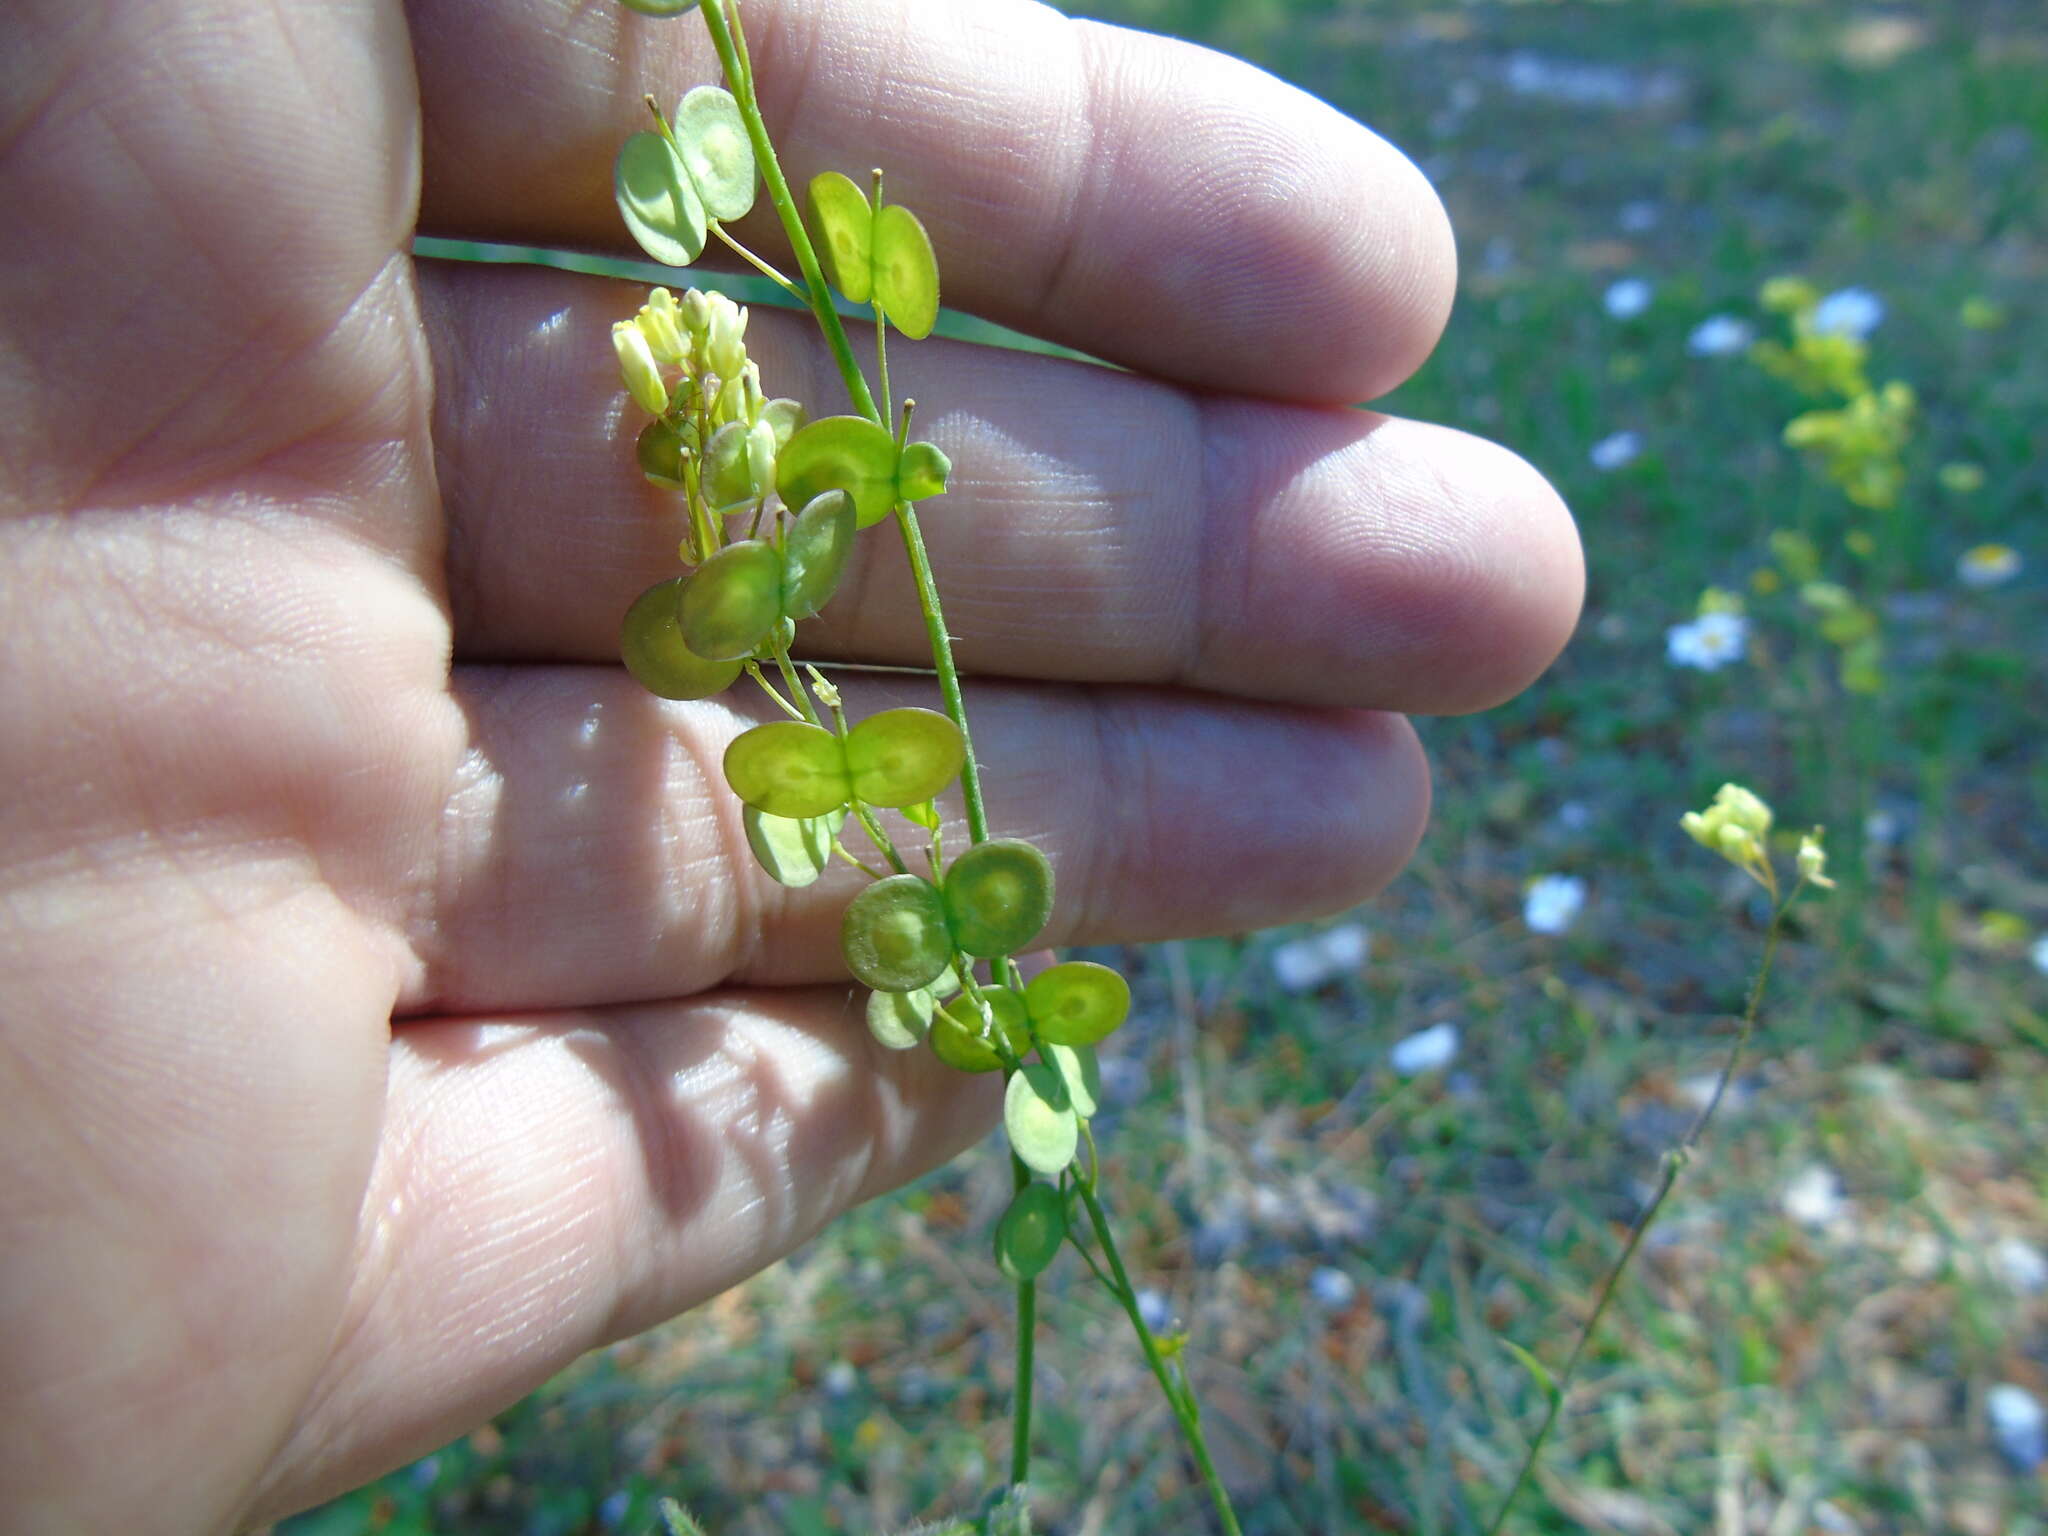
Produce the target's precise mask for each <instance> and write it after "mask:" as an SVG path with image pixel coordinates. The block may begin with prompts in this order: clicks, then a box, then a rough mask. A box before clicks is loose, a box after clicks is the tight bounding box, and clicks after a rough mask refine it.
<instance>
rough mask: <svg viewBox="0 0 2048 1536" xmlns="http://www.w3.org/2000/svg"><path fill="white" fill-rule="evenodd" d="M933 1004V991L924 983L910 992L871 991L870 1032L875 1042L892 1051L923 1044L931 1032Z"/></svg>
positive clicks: (869, 995)
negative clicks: (924, 985)
mask: <svg viewBox="0 0 2048 1536" xmlns="http://www.w3.org/2000/svg"><path fill="white" fill-rule="evenodd" d="M934 1006H935V1005H934V1003H933V1001H932V995H931V992H930V991H929V990H927V989H926V988H924V987H919V988H917V989H916V990H915V991H911V992H870V993H869V994H868V1033H869V1034H871V1035H873V1036H874V1037H875V1042H876V1044H878V1045H881V1046H885V1047H887V1048H888V1049H889V1050H892V1051H907V1050H909V1049H910V1048H911V1047H912V1046H914V1045H922V1044H923V1043H924V1038H925V1036H926V1035H928V1034H930V1033H931V1027H932V1009H933V1007H934Z"/></svg>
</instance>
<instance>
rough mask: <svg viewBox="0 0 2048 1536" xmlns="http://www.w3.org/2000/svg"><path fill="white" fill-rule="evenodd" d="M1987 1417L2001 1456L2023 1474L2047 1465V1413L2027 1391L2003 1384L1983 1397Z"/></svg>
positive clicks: (2007, 1382)
mask: <svg viewBox="0 0 2048 1536" xmlns="http://www.w3.org/2000/svg"><path fill="white" fill-rule="evenodd" d="M1984 1416H1985V1417H1986V1418H1987V1419H1989V1420H1990V1421H1991V1438H1992V1439H1993V1440H1994V1441H1995V1442H1997V1445H1998V1449H1999V1452H2000V1453H2001V1454H2002V1455H2003V1456H2004V1457H2005V1459H2006V1460H2007V1461H2009V1462H2011V1463H2012V1464H2013V1465H2014V1466H2015V1467H2017V1468H2018V1469H2019V1470H2020V1471H2022V1472H2031V1471H2033V1470H2034V1468H2036V1467H2038V1466H2040V1465H2041V1463H2042V1462H2044V1461H2048V1412H2044V1411H2043V1410H2042V1408H2041V1403H2040V1400H2039V1399H2038V1398H2036V1397H2035V1396H2034V1394H2033V1393H2031V1392H2029V1391H2028V1390H2027V1389H2026V1388H2025V1387H2021V1386H2015V1385H2014V1384H2013V1383H2011V1382H2009V1381H2001V1382H2000V1383H1999V1384H1998V1385H1997V1386H1995V1387H1993V1388H1992V1389H1991V1390H1990V1391H1989V1392H1986V1393H1985V1394H1984Z"/></svg>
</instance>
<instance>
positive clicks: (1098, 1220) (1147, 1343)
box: [1075, 1184, 1242, 1536]
mask: <svg viewBox="0 0 2048 1536" xmlns="http://www.w3.org/2000/svg"><path fill="white" fill-rule="evenodd" d="M1075 1187H1076V1188H1077V1189H1078V1190H1079V1191H1080V1192H1081V1203H1082V1204H1083V1205H1085V1206H1087V1207H1088V1223H1089V1225H1090V1226H1092V1227H1093V1228H1094V1229H1095V1241H1096V1243H1097V1245H1098V1246H1100V1248H1101V1249H1102V1256H1103V1257H1104V1258H1105V1259H1107V1260H1109V1268H1110V1273H1111V1274H1113V1275H1115V1276H1116V1286H1115V1288H1114V1294H1115V1296H1116V1299H1117V1302H1118V1304H1119V1305H1120V1306H1122V1308H1123V1309H1124V1315H1125V1316H1126V1317H1128V1318H1130V1320H1131V1328H1132V1329H1133V1330H1134V1331H1135V1332H1136V1333H1137V1335H1138V1345H1139V1347H1140V1348H1141V1349H1143V1350H1144V1351H1145V1363H1146V1364H1147V1365H1149V1366H1150V1367H1151V1368H1152V1375H1153V1377H1154V1378H1155V1379H1156V1380H1157V1381H1158V1383H1159V1390H1160V1391H1162V1392H1164V1393H1165V1394H1166V1401H1167V1404H1168V1406H1169V1407H1171V1408H1172V1409H1173V1416H1174V1417H1175V1418H1176V1419H1178V1420H1180V1428H1181V1433H1182V1435H1184V1436H1185V1437H1186V1439H1187V1442H1188V1450H1189V1452H1190V1453H1191V1454H1192V1455H1193V1456H1194V1458H1195V1468H1196V1470H1197V1471H1199V1472H1200V1473H1201V1475H1202V1483H1203V1485H1204V1486H1205V1487H1206V1488H1207V1489H1208V1491H1209V1502H1210V1503H1211V1504H1213V1505H1214V1506H1215V1508H1216V1518H1217V1519H1218V1520H1220V1521H1222V1522H1223V1529H1224V1531H1225V1533H1226V1536H1242V1533H1241V1532H1240V1530H1239V1528H1238V1524H1237V1512H1236V1511H1235V1510H1233V1509H1232V1508H1231V1507H1230V1495H1229V1494H1228V1493H1226V1492H1225V1491H1224V1488H1223V1479H1221V1478H1220V1477H1218V1476H1217V1475H1216V1465H1215V1463H1214V1462H1212V1461H1211V1460H1210V1459H1209V1443H1208V1441H1207V1440H1206V1439H1204V1438H1203V1435H1202V1423H1201V1417H1200V1414H1199V1412H1198V1410H1197V1409H1196V1407H1195V1398H1194V1392H1193V1390H1192V1389H1191V1388H1190V1387H1189V1386H1188V1384H1187V1382H1186V1380H1185V1379H1182V1380H1178V1381H1176V1380H1175V1379H1174V1374H1173V1373H1172V1372H1171V1371H1169V1370H1168V1369H1167V1367H1166V1361H1165V1359H1164V1358H1163V1357H1162V1356H1161V1355H1160V1353H1159V1343H1158V1341H1157V1340H1156V1339H1154V1338H1153V1337H1152V1330H1151V1329H1150V1328H1147V1327H1146V1326H1145V1319H1144V1318H1143V1317H1142V1316H1141V1315H1140V1314H1139V1312H1138V1293H1137V1292H1136V1291H1134V1290H1132V1289H1131V1277H1130V1275H1129V1274H1127V1273H1126V1272H1125V1270H1124V1261H1123V1255H1122V1254H1120V1253H1118V1252H1117V1247H1116V1239H1115V1238H1114V1237H1112V1236H1111V1235H1110V1231H1109V1217H1108V1216H1106V1215H1105V1214H1104V1213H1103V1209H1102V1203H1101V1201H1099V1200H1097V1199H1096V1198H1095V1191H1094V1190H1093V1189H1090V1188H1089V1187H1088V1186H1087V1185H1086V1184H1076V1186H1075Z"/></svg>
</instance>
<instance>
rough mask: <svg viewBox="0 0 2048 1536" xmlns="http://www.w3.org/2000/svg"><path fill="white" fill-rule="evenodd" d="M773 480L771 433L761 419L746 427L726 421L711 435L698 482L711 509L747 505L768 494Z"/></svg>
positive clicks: (773, 439)
mask: <svg viewBox="0 0 2048 1536" xmlns="http://www.w3.org/2000/svg"><path fill="white" fill-rule="evenodd" d="M774 483H775V432H774V429H773V428H772V427H770V426H768V425H767V424H766V423H765V422H764V423H762V424H761V425H759V426H749V425H748V424H747V423H746V422H744V421H731V422H727V423H726V424H725V425H724V426H722V427H720V428H719V429H718V430H717V431H716V432H714V433H712V434H711V442H710V443H709V445H707V446H706V448H705V449H704V473H703V475H702V477H701V484H702V485H703V487H704V500H705V502H706V504H707V505H709V506H710V508H711V509H712V510H713V511H714V512H730V511H732V510H734V509H735V508H739V507H747V506H751V505H753V504H754V503H755V502H757V501H759V500H760V499H761V498H762V497H763V496H765V495H767V494H768V488H769V487H770V486H772V485H773V484H774Z"/></svg>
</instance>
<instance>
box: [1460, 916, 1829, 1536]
mask: <svg viewBox="0 0 2048 1536" xmlns="http://www.w3.org/2000/svg"><path fill="white" fill-rule="evenodd" d="M1765 883H1766V885H1767V887H1769V888H1770V889H1771V891H1772V894H1773V895H1774V896H1775V895H1776V882H1775V880H1770V881H1766V882H1765ZM1805 888H1806V881H1805V879H1804V878H1803V877H1802V878H1801V879H1800V881H1799V882H1798V883H1797V884H1796V885H1794V886H1793V887H1792V892H1791V894H1790V895H1789V896H1787V897H1786V898H1785V899H1784V900H1783V901H1781V902H1779V903H1778V904H1777V905H1776V906H1775V907H1773V908H1772V910H1771V923H1770V927H1769V928H1768V929H1767V930H1766V931H1765V934H1764V953H1763V959H1762V960H1761V961H1760V962H1759V963H1758V965H1757V971H1756V977H1755V979H1754V980H1753V981H1752V982H1751V983H1750V988H1749V1002H1748V1006H1747V1007H1745V1008H1744V1009H1743V1013H1742V1028H1741V1029H1740V1030H1738V1031H1737V1032H1736V1036H1735V1044H1734V1045H1733V1046H1732V1047H1731V1048H1730V1049H1729V1052H1728V1060H1727V1061H1726V1062H1724V1063H1723V1064H1722V1067H1721V1074H1720V1076H1719V1077H1718V1078H1716V1079H1715V1081H1714V1091H1713V1093H1712V1094H1711V1095H1709V1097H1708V1099H1707V1103H1706V1107H1705V1108H1703V1109H1702V1110H1701V1111H1700V1113H1699V1116H1698V1118H1697V1119H1695V1120H1694V1121H1693V1123H1692V1128H1691V1129H1690V1130H1688V1131H1687V1132H1686V1133H1685V1138H1684V1140H1682V1141H1680V1142H1679V1144H1678V1145H1677V1146H1676V1147H1674V1148H1673V1149H1672V1150H1671V1151H1670V1152H1669V1153H1667V1154H1666V1155H1665V1158H1664V1177H1663V1179H1662V1180H1661V1181H1660V1182H1659V1183H1658V1185H1657V1192H1656V1193H1655V1194H1654V1195H1652V1196H1651V1197H1650V1202H1649V1204H1647V1205H1645V1206H1644V1207H1643V1210H1642V1214H1641V1215H1639V1216H1637V1217H1636V1221H1635V1225H1634V1226H1633V1227H1631V1228H1630V1229H1629V1234H1628V1241H1627V1242H1626V1243H1624V1244H1623V1245H1622V1249H1621V1254H1620V1256H1619V1257H1618V1258H1616V1259H1615V1261H1614V1263H1613V1265H1612V1266H1611V1267H1610V1268H1609V1269H1608V1271H1607V1275H1606V1278H1605V1279H1603V1280H1602V1281H1601V1283H1600V1293H1599V1295H1598V1296H1596V1297H1595V1298H1594V1299H1593V1310H1592V1312H1591V1313H1589V1314H1588V1315H1587V1318H1586V1325H1585V1327H1583V1328H1581V1329H1580V1330H1579V1337H1578V1341H1577V1342H1576V1343H1574V1344H1573V1345H1572V1352H1571V1355H1570V1356H1569V1357H1568V1358H1567V1359H1566V1361H1565V1363H1564V1370H1563V1371H1562V1372H1561V1373H1560V1374H1559V1375H1558V1378H1557V1380H1556V1382H1555V1383H1554V1384H1553V1385H1552V1386H1551V1388H1550V1393H1549V1396H1550V1406H1549V1408H1548V1410H1547V1411H1546V1412H1545V1413H1544V1415H1543V1423H1542V1425H1541V1426H1540V1427H1539V1428H1538V1429H1537V1431H1536V1438H1535V1439H1533V1440H1531V1441H1530V1442H1529V1450H1528V1452H1527V1454H1526V1455H1524V1456H1523V1457H1522V1465H1521V1469H1520V1470H1519V1471H1518V1472H1516V1474H1515V1482H1514V1486H1513V1487H1512V1488H1510V1489H1508V1496H1507V1497H1506V1498H1505V1499H1503V1500H1502V1501H1501V1506H1500V1510H1499V1512H1498V1513H1496V1514H1495V1515H1494V1517H1493V1523H1492V1524H1491V1525H1489V1526H1487V1528H1486V1536H1499V1533H1500V1530H1501V1528H1502V1526H1503V1525H1504V1524H1505V1523H1506V1521H1507V1518H1508V1512H1509V1511H1510V1510H1511V1509H1513V1508H1514V1507H1515V1500H1516V1499H1517V1498H1518V1497H1520V1495H1521V1492H1522V1489H1523V1488H1524V1487H1525V1486H1526V1485H1527V1484H1528V1482H1529V1479H1530V1478H1531V1477H1532V1476H1533V1475H1534V1474H1535V1471H1536V1460H1537V1458H1538V1457H1539V1456H1541V1455H1542V1454H1543V1447H1544V1444H1545V1442H1547V1441H1548V1440H1549V1439H1550V1432H1551V1430H1552V1429H1553V1428H1555V1427H1556V1425H1557V1419H1558V1414H1559V1413H1560V1412H1561V1411H1562V1409H1563V1407H1564V1400H1565V1395H1566V1393H1567V1392H1568V1391H1569V1390H1570V1389H1571V1384H1572V1378H1573V1376H1574V1375H1576V1374H1577V1372H1578V1369H1579V1361H1580V1360H1582V1359H1583V1358H1584V1357H1585V1353H1586V1346H1587V1345H1588V1344H1589V1343H1591V1342H1592V1339H1593V1334H1594V1331H1595V1330H1596V1329H1598V1328H1599V1326H1600V1319H1601V1318H1603V1317H1604V1316H1606V1314H1607V1306H1608V1303H1609V1302H1611V1301H1613V1300H1614V1293H1615V1291H1616V1290H1617V1289H1618V1288H1619V1287H1620V1285H1621V1277H1622V1276H1623V1274H1625V1273H1626V1272H1627V1270H1628V1267H1629V1264H1630V1261H1631V1260H1633V1259H1634V1258H1635V1256H1636V1250H1637V1249H1638V1248H1640V1247H1641V1246H1642V1243H1643V1237H1644V1235H1645V1234H1647V1233H1648V1232H1649V1230H1650V1224H1651V1223H1652V1222H1654V1221H1655V1220H1656V1219H1657V1213H1658V1212H1659V1211H1661V1210H1662V1209H1663V1208H1664V1201H1665V1199H1666V1197H1668V1196H1669V1195H1670V1193H1671V1191H1672V1188H1673V1186H1675V1185H1676V1184H1677V1183H1678V1176H1679V1174H1680V1173H1681V1172H1683V1171H1684V1169H1685V1166H1686V1164H1687V1163H1689V1162H1691V1161H1692V1154H1693V1151H1694V1149H1695V1148H1696V1147H1698V1145H1699V1142H1700V1137H1701V1136H1703V1135H1704V1134H1705V1133H1706V1129H1707V1126H1708V1124H1709V1123H1710V1122H1711V1121H1712V1120H1713V1118H1714V1113H1715V1111H1716V1110H1718V1109H1719V1108H1720V1107H1721V1100H1722V1098H1723V1097H1724V1096H1726V1094H1727V1092H1728V1085H1729V1084H1730V1083H1732V1082H1734V1081H1735V1074H1736V1073H1737V1072H1738V1071H1740V1070H1741V1066H1742V1058H1743V1054H1744V1052H1745V1051H1746V1050H1747V1049H1748V1048H1749V1041H1750V1037H1751V1036H1752V1035H1753V1034H1755V1032H1756V1020H1757V1011H1758V1009H1759V1008H1761V1006H1762V1005H1763V1000H1764V988H1765V986H1766V985H1767V984H1768V983H1769V981H1770V979H1771V962H1772V961H1773V960H1775V959H1776V958H1777V954H1778V941H1779V939H1780V938H1782V937H1783V936H1784V929H1785V914H1786V913H1787V912H1788V911H1790V910H1791V907H1792V903H1793V902H1795V901H1797V900H1798V899H1799V893H1800V892H1801V891H1802V890H1804V889H1805Z"/></svg>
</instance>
